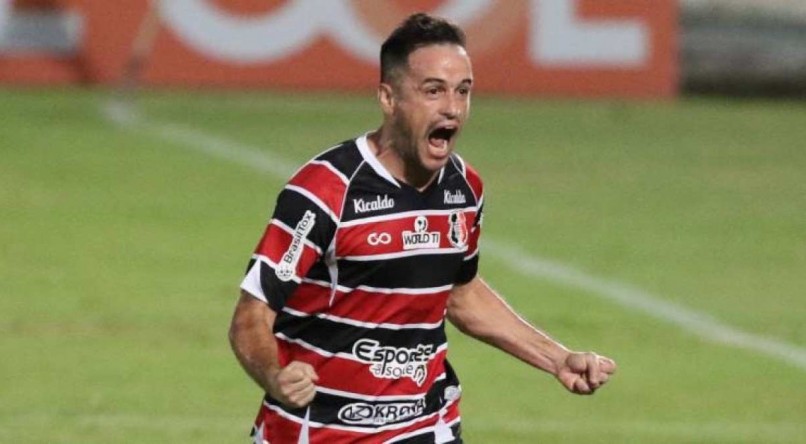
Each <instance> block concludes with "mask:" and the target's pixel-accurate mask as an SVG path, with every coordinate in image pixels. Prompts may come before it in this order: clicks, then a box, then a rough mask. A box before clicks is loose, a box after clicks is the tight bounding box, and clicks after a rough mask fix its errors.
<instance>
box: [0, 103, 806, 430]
mask: <svg viewBox="0 0 806 444" xmlns="http://www.w3.org/2000/svg"><path fill="white" fill-rule="evenodd" d="M104 100H105V95H104V93H103V92H101V91H83V90H51V91H39V90H19V91H11V90H3V91H0V214H1V215H2V218H1V219H0V442H2V443H9V444H17V443H40V442H48V443H81V444H85V443H86V444H89V443H110V442H115V443H191V442H192V443H246V442H248V441H247V438H246V434H247V430H248V427H249V425H250V423H251V421H252V419H253V416H254V413H255V411H256V408H257V406H258V404H259V399H260V393H259V391H258V389H257V388H256V387H255V386H254V385H253V384H252V383H251V381H249V380H248V378H247V377H246V376H245V374H244V373H243V372H242V371H241V369H240V368H239V366H238V364H237V363H236V361H235V359H234V357H233V356H232V354H231V352H230V350H229V346H228V343H227V340H226V331H227V327H228V322H229V318H230V315H231V312H232V308H233V306H234V302H235V298H236V295H237V286H238V283H239V282H240V278H241V275H242V272H243V269H244V267H245V264H246V262H247V260H248V257H249V255H250V253H251V251H252V248H253V246H254V244H255V243H256V242H257V239H258V237H259V235H260V234H261V231H262V229H263V226H264V224H265V223H266V221H267V219H268V216H269V214H270V211H271V205H272V202H273V200H274V197H275V194H276V193H277V191H278V190H279V189H280V187H281V186H282V184H283V180H282V178H280V177H278V176H277V175H276V174H271V173H267V172H265V171H263V172H262V171H260V168H256V167H254V165H253V167H250V166H249V165H248V163H249V162H248V161H244V159H243V158H241V159H240V160H238V159H235V160H236V161H232V159H230V160H227V159H224V158H221V157H217V156H214V155H210V154H205V153H204V152H202V151H201V150H199V149H197V148H198V147H197V146H194V143H188V142H189V141H192V140H197V139H198V140H202V139H204V140H209V139H210V137H216V139H215V140H216V141H217V142H216V143H217V144H218V145H219V146H221V145H226V146H227V147H229V148H232V149H234V150H239V149H242V148H246V149H249V148H250V147H254V148H256V149H259V150H261V151H262V152H263V154H264V155H265V156H267V157H268V158H269V159H284V160H285V161H288V162H289V163H291V164H292V165H294V164H298V163H301V162H303V161H304V160H306V159H308V158H309V157H311V156H313V155H314V154H316V153H317V152H319V151H321V150H322V149H324V148H326V147H328V146H330V145H332V144H333V143H335V142H338V141H340V140H343V139H346V138H349V137H352V136H354V135H357V134H359V133H361V132H363V131H366V130H369V129H372V128H374V127H375V126H376V125H377V124H378V122H379V120H380V113H379V111H377V108H376V106H375V104H374V101H373V99H372V98H371V97H369V96H366V97H355V96H340V95H301V94H300V95H291V94H269V93H225V92H219V93H202V92H198V93H192V94H191V93H187V92H186V93H184V94H181V93H167V92H166V93H147V94H145V95H143V96H142V97H141V98H140V101H139V105H140V107H141V109H142V111H143V112H144V115H145V116H146V119H147V120H146V121H145V122H146V123H144V124H142V125H138V126H134V127H128V128H122V127H118V126H116V125H114V124H111V123H110V122H109V121H107V120H106V119H105V118H104V117H103V116H102V114H101V113H100V112H99V106H100V105H101V104H102V103H103V102H104ZM169 125H173V126H169ZM166 128H173V130H171V131H169V130H167V129H166ZM177 128H180V129H181V131H179V130H177ZM193 137H196V138H197V139H192V138H193ZM804 141H806V104H804V103H784V102H761V101H758V102H753V101H749V102H743V101H727V100H704V99H702V100H691V99H688V100H681V101H679V102H676V103H646V102H641V103H611V102H554V101H551V102H541V101H525V100H505V99H484V98H479V97H477V98H476V101H475V103H474V109H473V117H472V118H471V121H470V123H469V125H468V127H467V128H466V131H465V133H464V135H463V136H462V139H460V150H461V152H462V153H463V154H464V157H465V158H466V159H467V160H469V161H470V162H472V163H473V164H474V165H475V166H476V168H477V169H478V170H480V171H481V173H482V175H483V176H484V178H485V181H486V190H487V206H486V209H487V213H486V216H485V234H484V239H485V241H487V242H489V243H490V245H491V246H492V245H493V244H494V245H495V246H497V247H499V248H496V249H495V253H493V252H489V254H485V251H486V250H484V249H483V250H482V258H483V259H482V273H483V275H484V276H485V277H486V278H487V279H488V280H489V281H490V282H491V283H492V284H493V285H494V286H495V287H496V288H497V289H499V290H500V291H501V292H502V293H503V294H504V295H505V296H506V297H507V299H508V300H509V301H510V302H511V304H512V305H514V306H515V307H516V308H517V310H518V311H520V312H521V313H522V314H523V315H524V316H525V317H526V318H528V319H529V320H531V321H532V322H534V323H536V324H538V325H540V326H541V327H543V328H545V329H546V330H547V331H548V332H550V333H551V334H552V335H553V336H555V337H556V338H558V339H560V340H561V341H562V342H564V343H566V344H567V345H568V346H569V347H572V348H577V349H593V350H596V351H599V352H601V353H604V354H607V355H609V356H612V357H613V358H615V359H616V360H617V361H618V362H619V364H620V369H619V373H618V375H617V376H616V377H615V378H614V379H613V380H612V382H611V383H610V384H609V385H608V386H606V387H605V388H604V389H603V390H602V391H601V392H599V393H597V394H596V395H595V396H593V397H575V396H573V395H570V394H568V393H566V392H565V391H564V389H562V388H561V386H560V385H559V384H557V383H556V382H555V381H554V380H553V379H552V378H550V377H548V376H547V375H545V374H542V373H540V372H538V371H536V370H533V369H531V368H529V367H527V366H525V365H523V364H521V363H520V362H517V361H515V360H513V359H511V358H509V357H506V356H505V355H503V354H501V353H500V352H498V351H496V350H493V349H491V348H488V347H487V346H484V345H481V344H480V343H477V342H475V341H472V340H470V339H468V338H466V337H463V336H462V335H460V334H458V333H457V332H456V331H454V330H452V331H451V332H450V340H451V347H452V348H451V353H450V357H451V360H452V362H453V363H454V366H455V367H457V370H458V372H459V376H460V378H461V379H462V382H463V386H464V400H463V419H464V421H463V427H464V430H465V434H466V441H467V442H469V443H535V442H544V443H552V442H562V443H798V442H800V443H806V385H805V384H804V381H805V380H806V366H805V365H803V363H802V362H801V364H800V365H797V364H796V363H795V362H794V358H780V357H775V356H771V355H769V354H765V353H763V352H761V351H758V350H751V349H745V348H739V347H732V346H728V345H725V344H720V343H719V342H718V341H715V340H709V339H707V338H706V337H703V336H701V335H696V334H694V333H692V332H690V331H687V330H686V329H685V328H682V327H680V326H678V325H675V324H673V323H670V322H665V321H663V320H661V319H658V318H657V317H652V316H649V315H648V314H647V313H645V312H642V311H640V310H635V309H631V308H629V307H626V306H624V305H619V304H616V303H614V302H612V301H608V300H606V299H604V298H602V297H601V295H600V294H598V292H597V290H596V289H587V290H586V289H581V288H579V287H574V286H573V285H567V284H564V283H563V282H561V281H559V280H557V279H553V278H552V277H551V276H546V275H530V274H529V273H524V272H523V270H518V269H516V268H514V267H513V265H512V260H511V259H512V258H511V257H509V256H508V253H507V251H512V250H511V249H512V246H517V248H518V249H519V250H518V251H520V252H521V253H523V254H526V255H529V257H532V258H542V259H548V260H551V261H555V262H557V263H560V264H564V265H565V266H568V267H572V268H574V269H575V270H577V271H578V272H579V273H581V274H584V276H591V277H593V278H595V279H598V280H599V281H607V282H615V283H620V284H624V285H629V286H632V287H634V288H637V289H640V290H641V291H643V292H646V293H648V294H650V295H652V296H654V297H657V298H660V299H663V300H666V301H670V302H673V303H674V304H677V305H678V306H682V307H685V308H686V309H689V310H693V311H695V312H696V313H700V314H703V315H707V316H710V317H711V318H713V319H715V320H717V321H719V322H721V323H724V324H727V325H729V326H732V327H733V328H735V329H737V330H739V331H742V332H745V333H747V334H750V335H757V336H763V337H765V338H769V339H772V340H775V341H778V342H779V343H785V344H788V345H789V346H790V347H791V348H792V350H795V351H796V353H799V354H798V355H797V356H800V357H801V359H802V357H803V356H804V354H806V293H805V291H806V290H804V289H806V142H804ZM199 145H203V141H202V142H199ZM238 162H240V163H238ZM278 162H279V161H278ZM501 246H503V247H501ZM709 319H710V318H709Z"/></svg>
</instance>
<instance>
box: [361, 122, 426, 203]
mask: <svg viewBox="0 0 806 444" xmlns="http://www.w3.org/2000/svg"><path fill="white" fill-rule="evenodd" d="M396 140H399V138H395V137H394V134H393V133H392V131H390V130H389V129H388V128H387V127H386V126H382V127H380V128H379V129H378V130H377V131H375V132H374V133H372V134H370V135H369V136H368V137H367V142H368V143H369V147H370V149H371V150H372V152H373V154H375V157H377V158H378V161H379V162H380V163H381V165H383V166H384V168H386V169H387V170H388V171H389V172H390V173H392V176H394V177H395V178H396V179H398V180H399V181H401V182H404V183H406V184H408V185H411V186H412V187H414V188H416V189H417V190H418V191H423V190H424V189H426V188H427V187H428V186H429V185H431V183H432V182H433V181H434V179H436V178H437V176H438V175H439V171H429V170H426V169H425V168H423V167H422V166H421V165H420V164H419V162H418V161H417V159H416V155H417V154H416V153H415V154H414V156H415V157H414V158H412V156H408V155H406V154H404V153H405V151H404V150H401V149H400V147H399V146H397V145H396V143H400V142H396Z"/></svg>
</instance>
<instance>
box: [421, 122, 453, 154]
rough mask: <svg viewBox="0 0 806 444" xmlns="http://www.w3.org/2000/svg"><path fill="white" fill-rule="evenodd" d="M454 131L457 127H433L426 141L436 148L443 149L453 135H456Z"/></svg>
mask: <svg viewBox="0 0 806 444" xmlns="http://www.w3.org/2000/svg"><path fill="white" fill-rule="evenodd" d="M456 131H457V128H456V127H452V126H444V127H440V128H435V129H434V130H433V131H431V132H430V133H429V134H428V143H430V144H431V145H432V146H434V147H436V148H441V149H445V148H447V147H448V143H450V141H451V139H453V136H455V135H456Z"/></svg>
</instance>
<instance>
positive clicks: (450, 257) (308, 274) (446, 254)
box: [230, 14, 615, 444]
mask: <svg viewBox="0 0 806 444" xmlns="http://www.w3.org/2000/svg"><path fill="white" fill-rule="evenodd" d="M472 87H473V73H472V69H471V64H470V58H469V57H468V54H467V52H466V51H465V36H464V34H463V32H462V31H461V30H460V29H459V28H458V27H456V26H455V25H453V24H451V23H449V22H447V21H445V20H442V19H438V18H434V17H431V16H428V15H425V14H415V15H413V16H411V17H409V18H408V19H407V20H406V21H405V22H403V23H402V24H401V25H400V26H399V27H398V28H397V29H396V30H395V31H394V32H393V33H392V34H391V35H390V36H389V37H388V39H387V40H386V42H385V43H384V44H383V46H382V47H381V82H380V85H379V87H378V102H379V104H380V108H381V110H382V111H383V123H382V124H381V126H380V128H378V129H377V130H375V131H371V132H369V133H367V134H365V135H362V136H359V137H357V138H355V139H352V140H348V141H346V142H343V143H340V144H338V145H336V146H334V147H332V148H330V149H328V150H327V151H325V152H324V153H323V154H321V155H319V156H318V157H316V158H314V159H313V160H311V161H309V162H308V163H306V164H305V165H304V166H303V167H302V168H301V169H300V170H299V171H298V172H297V173H295V174H294V176H293V177H292V178H291V179H290V181H289V182H288V184H287V185H286V186H285V188H284V189H283V191H282V192H281V193H280V195H279V197H278V199H277V203H276V207H275V209H274V214H273V217H272V219H271V221H270V222H269V224H268V227H267V229H266V231H265V234H264V235H263V237H262V239H261V240H260V242H259V244H258V246H257V249H256V251H255V252H254V255H253V256H252V260H251V262H250V264H249V267H248V271H247V273H246V277H245V278H244V280H243V282H242V284H241V297H240V300H239V301H238V303H237V306H236V308H235V314H234V316H233V320H232V324H231V327H230V340H231V343H232V347H233V350H234V351H235V354H236V356H237V358H238V360H239V361H240V363H241V365H242V366H243V368H244V369H245V370H246V372H247V373H248V374H249V375H250V376H251V377H252V378H253V379H254V380H255V382H257V384H258V385H260V387H261V388H262V389H263V390H264V391H265V393H266V396H265V398H264V400H263V403H262V405H261V408H260V411H259V413H258V416H257V419H256V421H255V426H254V428H253V432H252V433H253V439H254V442H255V443H259V444H263V443H265V442H270V443H272V444H279V443H298V442H300V443H301V442H306V443H307V442H311V443H336V442H358V441H360V442H368V443H380V442H400V443H403V442H407V443H414V442H417V443H420V442H427V443H447V442H454V443H461V442H462V439H461V430H460V416H459V408H458V406H459V400H460V397H461V388H460V385H459V381H458V379H457V377H456V374H455V373H454V371H453V369H452V368H451V366H450V364H449V363H448V361H447V360H446V358H445V356H446V352H447V350H446V347H447V341H446V337H445V319H448V320H449V321H450V322H451V323H453V324H454V325H455V326H456V327H457V328H458V329H459V330H460V331H462V332H463V333H465V334H468V335H471V336H473V337H475V338H478V339H480V340H482V341H484V342H486V343H488V344H491V345H493V346H495V347H497V348H499V349H501V350H503V351H505V352H507V353H509V354H510V355H512V356H514V357H516V358H518V359H520V360H522V361H524V362H526V363H527V364H529V365H532V366H534V367H536V368H538V369H541V370H544V371H546V372H548V373H550V374H552V375H554V376H555V377H556V378H557V379H558V380H559V382H560V383H561V384H562V385H563V386H564V387H565V388H566V389H568V390H570V391H571V392H573V393H577V394H592V393H593V392H594V391H596V390H597V389H598V388H599V387H601V386H602V385H603V384H604V383H605V382H607V380H608V378H609V377H610V375H611V374H612V373H613V372H614V371H615V363H614V362H613V361H612V360H610V359H608V358H605V357H602V356H598V355H596V354H594V353H582V352H574V351H570V350H568V349H567V348H565V347H563V346H562V345H561V344H559V343H558V342H556V341H554V340H553V339H551V338H550V337H549V336H548V335H546V334H545V333H543V332H541V331H540V330H538V329H536V328H534V327H532V326H531V325H529V324H528V323H526V322H525V321H524V320H523V319H522V318H520V317H519V316H518V315H517V314H515V313H514V312H513V311H512V309H510V307H509V306H508V305H507V304H506V303H505V302H504V301H503V300H502V299H501V298H500V297H499V296H498V295H497V294H496V293H495V292H494V291H493V290H492V289H491V288H490V287H489V286H488V285H487V284H486V283H485V282H484V281H483V280H482V278H481V277H480V276H479V275H478V274H477V269H478V262H479V245H478V240H479V234H480V232H481V226H482V211H483V208H484V192H483V187H482V182H481V179H480V178H479V176H478V174H477V173H476V172H475V171H474V170H473V168H471V167H470V165H468V164H467V163H466V162H464V161H463V160H462V158H461V157H459V155H457V154H456V153H455V152H454V148H455V145H456V141H457V139H458V137H459V134H460V133H461V130H462V127H463V126H464V124H465V121H466V120H467V117H468V113H469V111H470V95H471V90H472Z"/></svg>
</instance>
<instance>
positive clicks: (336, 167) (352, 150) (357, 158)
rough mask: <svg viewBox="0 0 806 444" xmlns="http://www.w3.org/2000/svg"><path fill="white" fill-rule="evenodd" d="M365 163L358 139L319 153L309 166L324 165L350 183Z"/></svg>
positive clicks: (346, 141)
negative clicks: (351, 178)
mask: <svg viewBox="0 0 806 444" xmlns="http://www.w3.org/2000/svg"><path fill="white" fill-rule="evenodd" d="M363 161H364V158H363V156H362V155H361V151H360V150H359V149H358V145H357V142H356V139H349V140H345V141H343V142H340V143H338V144H336V145H334V146H332V147H330V148H328V149H326V150H325V151H323V152H321V153H319V154H318V155H317V156H316V157H314V158H313V159H311V160H310V161H308V164H315V165H324V166H325V167H327V168H329V169H330V170H332V171H333V172H334V173H336V174H339V175H341V176H342V177H343V178H344V179H345V180H347V181H349V178H350V177H352V176H353V174H355V171H356V170H357V169H358V168H359V167H360V166H361V163H362V162H363Z"/></svg>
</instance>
